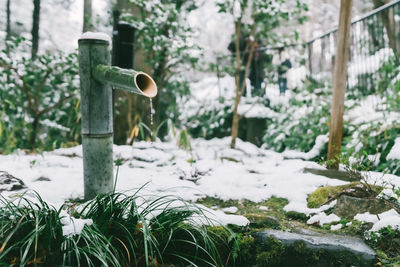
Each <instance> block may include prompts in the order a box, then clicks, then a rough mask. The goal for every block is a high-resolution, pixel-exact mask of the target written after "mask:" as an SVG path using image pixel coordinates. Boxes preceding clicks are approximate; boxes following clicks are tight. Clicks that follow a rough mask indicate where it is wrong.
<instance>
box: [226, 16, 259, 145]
mask: <svg viewBox="0 0 400 267" xmlns="http://www.w3.org/2000/svg"><path fill="white" fill-rule="evenodd" d="M240 27H241V21H237V22H235V46H236V48H235V54H236V55H235V57H236V73H235V85H236V96H235V104H234V107H233V118H232V131H231V137H232V140H231V148H235V146H236V138H237V137H238V134H239V119H240V118H239V114H238V108H239V104H240V99H241V97H242V95H243V93H244V91H245V88H246V79H247V77H248V75H249V69H250V65H251V61H252V60H253V52H254V48H255V44H256V42H255V41H253V42H251V43H249V44H248V45H246V48H245V50H244V52H245V53H249V56H248V58H247V62H246V67H245V72H244V78H243V81H242V84H241V82H240V72H241V68H242V59H241V56H240V52H241V51H240V38H241V37H240V34H241V28H240ZM254 30H255V27H253V29H252V32H251V33H252V34H254ZM252 34H251V35H252ZM245 53H243V58H244V54H245ZM243 60H244V59H243Z"/></svg>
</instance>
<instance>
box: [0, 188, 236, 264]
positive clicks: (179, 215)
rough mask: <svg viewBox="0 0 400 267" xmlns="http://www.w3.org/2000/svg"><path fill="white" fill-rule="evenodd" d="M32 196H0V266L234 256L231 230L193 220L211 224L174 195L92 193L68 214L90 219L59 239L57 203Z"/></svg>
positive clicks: (222, 260)
mask: <svg viewBox="0 0 400 267" xmlns="http://www.w3.org/2000/svg"><path fill="white" fill-rule="evenodd" d="M35 196H36V197H35V199H33V200H31V199H30V198H28V197H26V196H22V197H21V198H20V199H18V200H14V201H9V200H6V199H5V198H2V199H0V201H1V203H0V266H25V265H43V266H168V265H170V266H225V264H226V263H227V262H228V261H229V258H231V261H232V258H233V255H232V253H230V251H231V248H232V246H234V244H235V243H236V241H235V240H236V238H237V236H236V234H234V233H232V232H231V231H230V230H229V229H227V228H225V227H219V228H217V229H214V228H212V227H207V226H202V225H200V224H199V223H198V220H201V221H202V222H206V223H208V224H212V222H210V221H209V220H208V219H207V217H206V215H205V214H204V213H203V210H201V209H200V208H198V207H197V206H195V205H193V204H190V203H188V202H185V201H183V200H181V199H178V198H176V197H175V198H174V197H171V196H167V197H158V198H154V197H152V198H151V199H150V200H149V198H144V197H141V196H139V195H138V192H136V193H135V194H134V195H132V196H128V195H125V194H122V193H115V192H112V193H109V194H105V195H100V196H97V197H96V198H95V199H93V200H91V201H89V202H87V203H85V204H83V207H82V209H81V210H80V211H79V212H77V211H76V210H75V211H74V210H73V211H71V212H70V213H71V214H74V216H75V217H77V218H81V219H91V220H92V221H93V224H91V225H85V226H84V228H83V230H82V232H81V233H80V234H75V235H69V236H64V235H63V231H62V227H63V224H62V220H61V218H60V217H62V216H61V215H60V213H61V211H62V209H63V207H61V208H60V209H58V210H57V209H55V208H54V207H52V206H50V205H48V204H47V203H46V202H44V201H43V200H42V199H41V198H40V196H39V195H38V194H35ZM195 219H196V220H195ZM222 232H223V233H224V236H223V237H221V236H220V235H219V234H217V233H222ZM221 248H223V250H224V252H223V254H224V256H223V257H222V256H221V255H222V254H221V253H220V251H219V250H220V249H221ZM232 251H234V249H233V250H232ZM228 252H229V253H228ZM227 258H228V259H227Z"/></svg>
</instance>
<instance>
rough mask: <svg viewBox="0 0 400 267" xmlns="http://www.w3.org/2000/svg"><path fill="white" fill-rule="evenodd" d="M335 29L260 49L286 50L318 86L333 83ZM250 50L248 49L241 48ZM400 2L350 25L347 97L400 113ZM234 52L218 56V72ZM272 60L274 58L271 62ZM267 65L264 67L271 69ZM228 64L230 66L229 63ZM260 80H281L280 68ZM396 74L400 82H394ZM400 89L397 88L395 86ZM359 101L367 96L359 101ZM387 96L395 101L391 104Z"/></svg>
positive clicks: (269, 51)
mask: <svg viewBox="0 0 400 267" xmlns="http://www.w3.org/2000/svg"><path fill="white" fill-rule="evenodd" d="M336 43H337V28H335V29H332V30H330V31H328V32H326V33H324V34H322V35H321V36H318V37H316V38H314V39H312V40H310V41H308V42H306V43H304V44H294V45H288V46H284V47H259V48H257V50H256V52H257V51H258V52H262V53H265V54H268V55H271V56H272V57H274V58H276V57H277V55H278V54H279V50H281V49H282V48H284V49H285V51H286V53H287V54H288V55H289V58H290V60H291V62H292V65H293V68H296V67H299V66H300V65H304V66H306V68H307V70H308V78H309V79H310V80H311V81H313V82H314V86H315V87H316V88H317V87H319V88H321V87H326V86H327V87H329V86H332V85H333V81H332V73H333V68H334V62H335V54H336ZM242 52H243V53H246V51H242ZM399 55H400V0H396V1H393V2H391V3H389V4H386V5H384V6H382V7H380V8H378V9H375V10H373V11H371V12H369V13H368V14H365V15H363V16H361V17H359V18H355V19H354V20H352V23H351V30H350V46H349V62H348V77H347V91H346V99H354V100H360V102H362V103H361V104H367V105H372V106H373V108H378V109H381V110H393V109H396V110H397V111H400V96H399V94H400V93H399V91H400V75H399V71H400V69H399V68H398V66H399ZM232 56H234V54H231V55H230V56H225V57H218V59H217V71H218V72H222V71H228V72H230V73H232V74H233V73H234V72H233V71H232V70H230V71H229V70H223V69H222V68H223V67H224V66H225V67H226V66H229V65H231V66H232V64H229V62H230V63H232ZM272 63H273V62H271V64H270V65H271V66H272V65H273V64H272ZM267 65H268V64H264V68H268V66H267ZM226 68H229V67H226ZM260 73H262V75H261V77H257V78H261V79H263V80H264V81H266V82H265V83H266V84H269V85H271V84H276V83H277V82H278V75H277V68H276V66H275V67H273V66H272V67H271V68H270V69H269V70H268V69H266V70H263V71H261V72H260ZM396 77H398V78H399V82H398V83H396V82H395V81H396V80H397V79H396ZM396 87H397V88H396ZM361 99H363V100H362V101H361ZM388 100H391V103H390V107H388V106H387V105H388Z"/></svg>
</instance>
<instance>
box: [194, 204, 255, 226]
mask: <svg viewBox="0 0 400 267" xmlns="http://www.w3.org/2000/svg"><path fill="white" fill-rule="evenodd" d="M197 206H198V207H199V208H200V209H201V210H202V211H203V213H204V215H205V216H206V218H204V217H202V216H193V217H192V218H191V221H192V223H195V224H201V225H225V226H226V225H228V224H234V225H239V226H246V225H248V224H249V223H250V221H249V220H248V219H247V218H246V217H244V216H241V215H232V214H225V213H224V212H223V211H221V210H212V209H209V208H207V207H205V206H203V205H200V204H197ZM233 208H236V207H233Z"/></svg>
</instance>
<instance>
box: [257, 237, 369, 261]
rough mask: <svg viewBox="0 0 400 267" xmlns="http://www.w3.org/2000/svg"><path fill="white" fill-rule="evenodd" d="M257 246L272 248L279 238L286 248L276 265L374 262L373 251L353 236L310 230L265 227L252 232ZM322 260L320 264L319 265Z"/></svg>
mask: <svg viewBox="0 0 400 267" xmlns="http://www.w3.org/2000/svg"><path fill="white" fill-rule="evenodd" d="M253 236H254V238H255V242H256V243H257V244H258V246H259V247H264V248H266V251H267V250H268V249H271V243H274V242H279V243H280V244H281V245H282V246H283V247H284V248H285V252H284V253H280V257H281V259H278V260H276V261H275V262H278V263H279V264H277V265H276V266H291V265H292V264H293V263H294V262H296V264H297V265H296V266H374V264H375V263H376V253H375V251H374V250H372V249H371V248H370V247H369V246H367V245H366V244H365V243H364V242H363V241H362V240H361V239H359V238H356V237H349V236H341V235H328V234H321V233H316V232H313V231H301V230H299V231H297V233H292V232H285V231H279V230H265V231H261V232H256V233H254V234H253ZM321 264H322V265H321Z"/></svg>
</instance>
